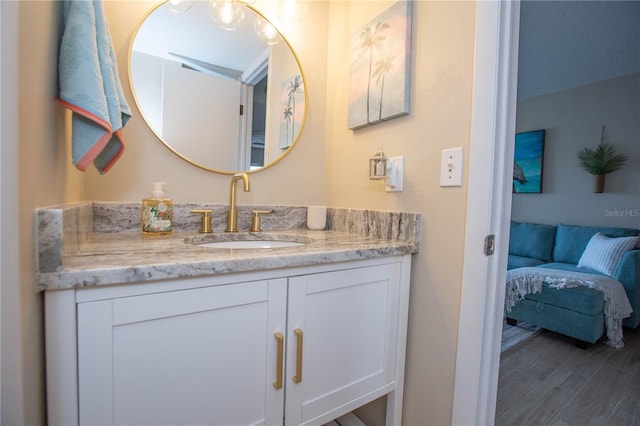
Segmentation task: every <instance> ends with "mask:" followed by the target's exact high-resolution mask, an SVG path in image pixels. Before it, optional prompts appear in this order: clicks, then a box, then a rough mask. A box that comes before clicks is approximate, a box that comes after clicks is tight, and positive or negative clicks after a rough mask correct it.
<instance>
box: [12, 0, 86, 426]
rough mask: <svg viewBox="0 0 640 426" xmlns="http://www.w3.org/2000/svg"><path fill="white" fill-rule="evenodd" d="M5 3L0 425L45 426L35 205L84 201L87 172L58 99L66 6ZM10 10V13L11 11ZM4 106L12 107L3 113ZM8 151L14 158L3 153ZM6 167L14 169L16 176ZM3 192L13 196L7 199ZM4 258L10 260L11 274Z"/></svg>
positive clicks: (41, 318)
mask: <svg viewBox="0 0 640 426" xmlns="http://www.w3.org/2000/svg"><path fill="white" fill-rule="evenodd" d="M0 3H1V7H2V11H3V16H2V18H3V22H2V43H3V49H2V70H3V74H2V85H3V87H2V117H3V138H2V152H3V157H2V160H3V162H4V161H12V163H11V167H10V169H8V170H7V169H5V167H4V164H3V169H2V197H3V203H2V214H1V216H2V219H3V223H2V242H3V247H4V246H5V244H8V245H10V247H11V250H12V251H11V253H5V251H4V250H3V253H2V255H3V256H2V263H3V266H2V275H3V278H2V414H1V419H0V423H2V425H41V424H44V419H45V408H44V395H45V391H44V342H43V306H42V294H40V293H38V292H36V284H35V262H34V260H35V234H34V210H35V209H36V208H37V207H43V206H49V205H53V204H61V203H70V202H74V201H79V200H81V197H82V192H83V189H84V188H83V182H82V174H81V173H80V172H78V171H76V170H75V169H74V168H73V166H71V153H70V150H69V146H68V144H67V143H66V141H67V140H68V130H69V129H68V128H67V127H66V125H65V122H66V120H65V117H66V116H67V114H66V113H65V111H64V109H63V108H62V107H61V106H60V105H59V104H58V103H57V102H56V95H57V90H58V85H57V77H56V74H57V72H56V70H57V65H56V64H57V54H58V42H59V38H60V34H59V28H60V26H59V24H60V22H59V19H60V17H61V16H62V15H61V13H60V11H61V7H62V3H61V2H51V1H28V2H11V1H3V2H0ZM6 11H10V13H9V14H8V16H5V14H4V13H5V12H6ZM5 19H8V20H9V21H5ZM5 43H15V45H13V47H12V48H19V49H20V50H19V52H16V51H14V52H13V54H9V55H8V56H5V54H6V53H9V52H10V51H5V49H4V47H5ZM10 67H15V68H13V70H15V73H14V74H13V75H12V73H11V72H10V73H8V74H5V70H8V69H11V68H10ZM5 77H8V80H5ZM5 84H7V85H8V86H5ZM7 87H8V88H9V90H6V91H5V89H6V88H7ZM7 110H11V111H10V113H9V114H8V115H5V114H6V113H7ZM7 117H10V118H11V119H12V120H15V122H14V128H13V131H11V132H10V133H9V134H8V135H7V134H5V133H4V130H5V129H4V124H5V123H4V119H5V118H7ZM5 136H8V137H7V138H5ZM5 153H11V156H9V158H5ZM5 172H9V173H13V172H15V173H14V174H13V176H12V175H11V174H9V175H6V174H5ZM7 176H9V178H8V179H5V177H7ZM5 194H9V196H10V197H9V198H8V199H9V200H10V202H9V203H6V204H5V201H6V200H7V199H5V198H4V197H5ZM5 213H7V214H6V215H5ZM7 227H8V228H7ZM5 231H8V232H5ZM7 239H9V240H8V241H7ZM5 262H10V263H9V265H10V267H9V270H8V271H7V270H5ZM7 272H9V274H8V276H6V275H5V274H7ZM7 277H8V279H6V280H5V278H7Z"/></svg>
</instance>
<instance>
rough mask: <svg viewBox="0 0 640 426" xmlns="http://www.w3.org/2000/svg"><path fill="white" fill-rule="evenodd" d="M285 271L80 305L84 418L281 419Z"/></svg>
mask: <svg viewBox="0 0 640 426" xmlns="http://www.w3.org/2000/svg"><path fill="white" fill-rule="evenodd" d="M286 284H287V283H286V279H277V280H269V281H257V282H245V283H236V284H230V285H221V286H216V287H206V288H199V289H191V290H183V291H173V292H166V293H157V294H148V295H142V296H134V297H123V298H118V299H111V300H104V301H97V302H86V303H80V304H79V305H78V369H79V405H80V423H81V424H87V425H88V424H91V425H97V424H117V425H125V424H126V425H140V424H144V425H178V424H179V425H195V424H197V425H203V424H207V425H225V426H228V425H252V424H277V423H280V424H282V418H283V403H284V399H283V393H284V391H283V390H282V389H280V390H276V389H275V388H274V386H273V385H272V383H273V382H274V381H275V380H276V371H277V361H278V359H277V341H276V339H275V338H274V333H275V332H281V333H282V334H286V331H285V320H286V305H285V303H286Z"/></svg>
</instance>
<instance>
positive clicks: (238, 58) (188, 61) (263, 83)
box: [129, 1, 306, 174]
mask: <svg viewBox="0 0 640 426" xmlns="http://www.w3.org/2000/svg"><path fill="white" fill-rule="evenodd" d="M208 5H209V2H206V1H196V2H193V5H192V7H191V8H190V9H189V10H188V11H187V12H186V13H173V12H171V11H169V9H167V8H166V7H164V6H162V3H161V4H160V5H157V6H156V7H155V8H154V9H152V10H151V11H150V12H149V14H148V15H147V16H146V17H145V19H144V20H143V22H142V23H141V24H140V27H139V29H138V30H137V32H136V34H135V35H134V37H133V39H132V42H131V50H130V56H129V66H130V68H129V77H130V82H131V88H132V92H133V94H134V98H135V101H136V105H137V106H138V108H139V109H140V112H141V113H142V116H143V117H144V119H145V121H146V122H147V124H148V125H149V127H150V129H151V130H152V131H153V132H154V134H155V135H156V136H157V137H158V138H159V139H160V141H161V142H162V143H163V144H165V145H166V146H167V147H168V148H169V149H170V150H171V151H173V152H174V153H175V154H177V155H178V156H180V157H181V158H182V159H184V160H186V161H188V162H190V163H191V164H193V165H195V166H198V167H201V168H203V169H205V170H210V171H214V172H220V173H227V174H233V173H236V172H251V171H255V170H259V169H261V168H266V167H269V166H271V165H273V164H275V163H277V162H278V161H279V160H280V159H281V158H283V157H284V156H285V155H286V154H287V153H288V152H289V151H290V149H291V148H292V146H291V145H293V144H294V143H295V141H296V140H297V139H298V137H299V135H300V132H301V129H302V126H301V125H299V126H298V127H296V129H297V133H294V134H293V135H292V134H291V133H290V134H289V135H288V138H289V140H290V141H293V142H289V145H287V146H288V147H290V148H289V149H286V150H283V149H280V147H279V143H280V134H279V133H280V121H279V120H280V107H281V105H280V99H279V97H280V87H279V85H280V83H281V82H282V81H284V80H286V79H288V78H289V77H290V76H292V75H296V74H297V75H300V76H301V77H300V79H301V80H302V79H303V77H302V76H303V75H304V74H303V72H302V69H301V68H300V64H299V62H298V58H297V57H296V55H295V54H294V52H293V51H292V49H291V47H290V45H289V44H288V43H287V42H286V40H284V38H283V37H281V36H280V35H279V34H278V35H277V37H276V38H275V41H276V42H275V43H273V44H267V43H265V41H264V40H263V39H262V38H261V37H260V36H259V35H258V34H257V33H256V30H255V29H254V23H255V21H256V20H264V17H262V15H260V14H259V13H258V12H257V11H256V10H255V9H253V8H252V7H250V6H249V5H245V4H241V7H243V8H244V10H245V12H244V19H243V20H242V21H241V22H240V24H239V26H238V28H236V29H234V30H232V31H228V30H224V29H222V28H220V27H219V26H218V25H217V24H216V22H215V21H214V20H213V19H212V18H211V16H210V14H209V8H208ZM300 86H302V82H301V83H300ZM305 96H306V95H305V93H304V92H301V93H298V95H297V97H300V98H304V97H305ZM298 105H299V106H300V105H301V107H299V108H300V109H301V112H300V114H301V115H300V117H301V118H300V120H303V119H304V115H305V113H306V108H305V105H306V99H301V100H300V103H298Z"/></svg>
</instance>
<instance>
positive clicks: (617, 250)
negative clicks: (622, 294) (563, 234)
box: [578, 232, 638, 277]
mask: <svg viewBox="0 0 640 426" xmlns="http://www.w3.org/2000/svg"><path fill="white" fill-rule="evenodd" d="M637 242H638V237H619V238H609V237H607V236H606V235H604V234H601V233H600V232H598V233H596V234H595V235H594V236H593V237H591V239H590V240H589V243H587V247H586V248H585V249H584V252H583V253H582V256H580V260H579V261H578V267H579V268H587V269H591V270H594V271H598V272H602V273H603V274H606V275H609V276H610V277H613V276H614V275H615V274H616V271H617V270H618V266H619V265H620V261H621V260H622V256H624V254H625V253H626V252H628V251H629V250H631V249H632V248H634V247H635V246H636V243H637Z"/></svg>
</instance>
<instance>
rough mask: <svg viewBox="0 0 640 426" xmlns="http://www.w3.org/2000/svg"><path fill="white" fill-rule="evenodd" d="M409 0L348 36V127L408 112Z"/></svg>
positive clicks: (359, 125)
mask: <svg viewBox="0 0 640 426" xmlns="http://www.w3.org/2000/svg"><path fill="white" fill-rule="evenodd" d="M411 7H412V2H410V1H399V2H398V3H396V4H395V5H394V6H392V7H391V8H389V9H387V10H386V11H385V12H384V13H382V14H381V15H379V16H378V17H377V18H376V19H374V20H373V21H371V22H370V23H369V24H368V25H366V26H365V27H364V28H362V29H361V30H360V31H358V32H356V33H355V34H354V35H353V36H352V37H351V47H350V49H351V68H350V71H349V128H350V129H357V128H359V127H364V126H368V125H370V124H375V123H379V122H380V121H383V120H389V119H392V118H395V117H399V116H401V115H406V114H408V113H409V90H410V87H409V86H410V80H411V79H410V77H411V76H410V72H411V66H410V64H411Z"/></svg>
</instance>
